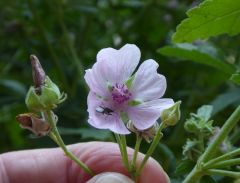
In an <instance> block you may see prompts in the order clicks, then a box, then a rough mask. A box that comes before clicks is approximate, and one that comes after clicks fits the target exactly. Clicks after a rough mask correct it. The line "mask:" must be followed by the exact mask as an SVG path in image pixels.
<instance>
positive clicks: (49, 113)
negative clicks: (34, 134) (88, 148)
mask: <svg viewBox="0 0 240 183" xmlns="http://www.w3.org/2000/svg"><path fill="white" fill-rule="evenodd" d="M44 116H45V119H47V121H48V122H49V124H50V125H51V127H52V131H51V132H52V134H51V133H50V137H51V138H52V139H53V140H54V141H55V142H56V143H57V144H58V145H59V146H60V147H61V148H62V150H63V151H64V153H65V155H66V156H68V157H69V158H70V159H71V160H73V161H74V162H75V163H77V164H78V165H79V166H80V167H81V168H82V169H83V170H84V171H85V172H87V173H88V174H90V175H92V176H93V175H94V173H93V172H92V170H90V169H89V168H88V166H87V165H85V164H84V163H83V162H82V161H80V160H79V159H78V158H77V157H76V156H75V155H74V154H73V153H72V152H71V151H69V150H68V149H67V147H66V145H65V144H64V142H63V140H62V138H61V136H60V134H59V132H58V129H57V127H56V122H55V119H54V114H53V113H52V111H50V110H47V111H45V112H44Z"/></svg>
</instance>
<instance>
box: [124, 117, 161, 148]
mask: <svg viewBox="0 0 240 183" xmlns="http://www.w3.org/2000/svg"><path fill="white" fill-rule="evenodd" d="M127 128H128V129H129V130H130V131H132V132H133V133H136V134H137V135H139V136H140V137H142V138H143V139H145V140H146V141H147V142H148V143H150V142H151V141H152V140H153V138H154V137H155V135H156V133H157V131H158V128H159V125H158V123H157V122H156V123H155V124H154V125H153V126H152V127H150V128H148V129H146V130H139V129H137V128H136V127H135V126H134V125H133V123H132V122H131V121H130V122H129V123H128V124H127Z"/></svg>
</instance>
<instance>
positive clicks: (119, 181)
mask: <svg viewBox="0 0 240 183" xmlns="http://www.w3.org/2000/svg"><path fill="white" fill-rule="evenodd" d="M86 183H134V182H133V181H132V180H131V179H130V178H128V177H127V176H125V175H123V174H120V173H116V172H105V173H101V174H98V175H96V176H94V177H93V178H92V179H90V180H89V181H87V182H86Z"/></svg>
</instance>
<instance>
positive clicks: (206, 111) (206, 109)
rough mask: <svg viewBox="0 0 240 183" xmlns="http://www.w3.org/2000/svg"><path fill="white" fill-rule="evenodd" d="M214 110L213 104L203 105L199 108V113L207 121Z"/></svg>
mask: <svg viewBox="0 0 240 183" xmlns="http://www.w3.org/2000/svg"><path fill="white" fill-rule="evenodd" d="M212 111H213V106H211V105H203V106H202V107H200V108H199V109H198V110H197V115H198V116H199V117H201V118H203V119H204V120H205V121H208V120H209V119H210V117H211V114H212Z"/></svg>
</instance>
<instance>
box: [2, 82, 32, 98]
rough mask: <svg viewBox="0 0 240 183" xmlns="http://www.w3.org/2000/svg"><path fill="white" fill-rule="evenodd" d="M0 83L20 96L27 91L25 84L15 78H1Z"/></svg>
mask: <svg viewBox="0 0 240 183" xmlns="http://www.w3.org/2000/svg"><path fill="white" fill-rule="evenodd" d="M1 85H2V86H3V87H6V88H7V89H8V90H9V91H13V92H14V93H16V94H18V95H20V96H25V95H26V93H27V90H26V88H25V86H24V85H23V84H22V83H20V82H18V81H16V80H10V79H1V80H0V86H1Z"/></svg>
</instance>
